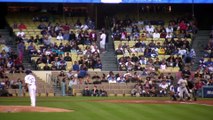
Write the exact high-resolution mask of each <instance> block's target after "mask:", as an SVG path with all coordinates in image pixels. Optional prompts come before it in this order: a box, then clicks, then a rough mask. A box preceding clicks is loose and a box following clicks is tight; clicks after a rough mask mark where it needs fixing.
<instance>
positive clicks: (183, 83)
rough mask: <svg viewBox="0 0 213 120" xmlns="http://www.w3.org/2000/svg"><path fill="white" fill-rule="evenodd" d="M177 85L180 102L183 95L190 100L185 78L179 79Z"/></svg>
mask: <svg viewBox="0 0 213 120" xmlns="http://www.w3.org/2000/svg"><path fill="white" fill-rule="evenodd" d="M178 84H179V96H180V100H181V101H182V100H183V98H184V95H187V97H188V99H190V94H189V92H188V89H187V80H186V78H180V79H179V81H178Z"/></svg>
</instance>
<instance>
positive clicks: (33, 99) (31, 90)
mask: <svg viewBox="0 0 213 120" xmlns="http://www.w3.org/2000/svg"><path fill="white" fill-rule="evenodd" d="M28 90H29V94H30V101H31V106H32V107H35V106H36V86H35V85H29V86H28Z"/></svg>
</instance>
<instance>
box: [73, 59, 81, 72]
mask: <svg viewBox="0 0 213 120" xmlns="http://www.w3.org/2000/svg"><path fill="white" fill-rule="evenodd" d="M72 70H73V71H79V70H80V66H79V64H78V62H77V61H75V62H74V64H73V66H72Z"/></svg>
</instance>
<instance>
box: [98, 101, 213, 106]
mask: <svg viewBox="0 0 213 120" xmlns="http://www.w3.org/2000/svg"><path fill="white" fill-rule="evenodd" d="M96 102H109V103H133V104H140V103H143V104H200V105H208V106H213V100H199V101H171V100H98V101H96Z"/></svg>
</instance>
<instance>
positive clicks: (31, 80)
mask: <svg viewBox="0 0 213 120" xmlns="http://www.w3.org/2000/svg"><path fill="white" fill-rule="evenodd" d="M24 79H25V83H27V84H28V91H29V94H30V100H31V106H32V107H35V106H36V79H35V77H34V76H33V75H32V74H29V75H26V76H25V78H24Z"/></svg>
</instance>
